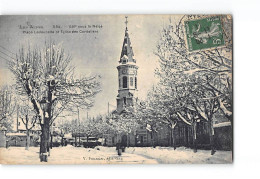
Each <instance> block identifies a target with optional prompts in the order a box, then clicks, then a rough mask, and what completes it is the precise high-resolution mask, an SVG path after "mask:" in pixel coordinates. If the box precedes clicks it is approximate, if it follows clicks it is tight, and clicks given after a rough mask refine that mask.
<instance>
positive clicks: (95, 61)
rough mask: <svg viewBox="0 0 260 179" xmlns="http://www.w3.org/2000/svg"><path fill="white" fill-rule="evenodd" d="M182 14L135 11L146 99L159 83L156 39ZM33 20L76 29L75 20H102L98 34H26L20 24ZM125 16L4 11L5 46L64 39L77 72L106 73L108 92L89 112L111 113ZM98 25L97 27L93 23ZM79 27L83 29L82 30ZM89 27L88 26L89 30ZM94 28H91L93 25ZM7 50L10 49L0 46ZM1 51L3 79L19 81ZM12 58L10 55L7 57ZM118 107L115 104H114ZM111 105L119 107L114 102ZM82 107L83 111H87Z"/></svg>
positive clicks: (0, 29) (0, 28)
mask: <svg viewBox="0 0 260 179" xmlns="http://www.w3.org/2000/svg"><path fill="white" fill-rule="evenodd" d="M170 17H171V19H172V20H173V21H174V20H175V19H179V17H180V16H170V15H159V16H155V15H144V16H142V15H129V16H128V21H129V23H128V30H129V35H130V39H131V43H132V47H133V51H134V55H135V59H136V61H137V65H138V66H139V69H138V90H139V91H138V96H139V97H140V98H145V96H146V93H147V91H148V90H149V89H150V88H151V87H152V85H153V84H154V83H155V82H156V79H155V77H154V69H155V67H156V65H157V64H156V61H157V57H156V56H155V55H154V52H155V51H156V44H157V42H158V40H159V34H160V31H161V30H162V27H163V26H164V25H166V24H168V23H169V18H170ZM27 22H29V23H30V24H31V25H35V26H43V27H44V30H55V29H53V25H60V26H62V29H63V30H70V29H69V27H68V26H69V25H102V26H103V27H102V28H100V29H97V30H98V31H99V32H98V33H95V34H93V33H92V34H86V33H81V34H55V35H53V34H23V33H22V30H21V29H19V25H22V26H26V24H27ZM124 22H125V15H103V16H0V46H2V47H4V48H6V49H7V50H10V51H11V52H13V53H17V51H18V49H19V48H20V47H21V46H22V45H24V46H27V45H28V44H30V46H31V47H33V46H35V45H37V46H38V47H42V46H43V45H44V42H45V40H47V41H48V40H49V39H52V40H53V41H55V42H56V43H62V45H63V47H64V49H65V53H69V54H70V55H71V56H72V64H73V65H74V66H75V67H76V72H77V75H91V74H93V75H94V74H99V75H101V76H102V78H101V83H102V92H101V93H100V94H98V95H97V97H96V101H95V105H94V107H93V108H91V109H90V110H89V112H88V113H89V116H95V115H97V114H104V113H106V112H107V106H108V105H107V104H108V102H109V103H110V104H112V105H114V106H116V96H117V90H118V79H117V69H116V67H117V65H118V61H119V58H120V54H121V49H122V44H123V38H124V32H125V23H124ZM91 29H93V28H91ZM77 30H79V29H77ZM83 30H85V29H83ZM88 30H89V29H88ZM0 50H1V51H2V52H6V51H5V50H4V49H3V48H1V47H0ZM2 57H6V56H5V55H4V54H3V53H1V52H0V84H5V83H9V84H10V83H11V84H12V83H14V80H11V79H12V78H13V77H12V75H11V73H10V72H9V71H8V69H7V68H6V65H5V61H4V60H3V59H2ZM6 58H8V57H6ZM114 109H115V108H114ZM111 110H113V107H112V106H111ZM86 113H87V112H86V111H83V110H81V116H82V117H85V116H86Z"/></svg>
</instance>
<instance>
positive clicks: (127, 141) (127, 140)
mask: <svg viewBox="0 0 260 179" xmlns="http://www.w3.org/2000/svg"><path fill="white" fill-rule="evenodd" d="M129 140H130V136H129V134H128V133H127V134H126V143H127V147H128V148H129V142H130V141H129Z"/></svg>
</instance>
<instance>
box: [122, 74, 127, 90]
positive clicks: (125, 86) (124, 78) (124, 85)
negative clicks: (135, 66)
mask: <svg viewBox="0 0 260 179" xmlns="http://www.w3.org/2000/svg"><path fill="white" fill-rule="evenodd" d="M123 88H127V77H126V76H123Z"/></svg>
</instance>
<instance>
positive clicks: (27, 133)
mask: <svg viewBox="0 0 260 179" xmlns="http://www.w3.org/2000/svg"><path fill="white" fill-rule="evenodd" d="M29 147H30V132H29V130H28V129H27V130H26V147H25V150H29Z"/></svg>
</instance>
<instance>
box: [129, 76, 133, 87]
mask: <svg viewBox="0 0 260 179" xmlns="http://www.w3.org/2000/svg"><path fill="white" fill-rule="evenodd" d="M133 85H134V79H133V77H130V86H133Z"/></svg>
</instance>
